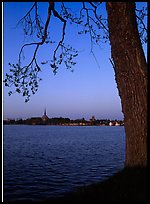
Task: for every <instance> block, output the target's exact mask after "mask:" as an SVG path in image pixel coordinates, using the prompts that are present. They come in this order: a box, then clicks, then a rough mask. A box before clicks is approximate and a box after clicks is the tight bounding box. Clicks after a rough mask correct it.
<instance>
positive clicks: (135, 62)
mask: <svg viewBox="0 0 150 204" xmlns="http://www.w3.org/2000/svg"><path fill="white" fill-rule="evenodd" d="M106 8H107V14H108V27H109V38H110V44H111V55H112V58H113V61H114V71H115V79H116V82H117V87H118V91H119V95H120V98H121V103H122V111H123V114H124V122H125V133H126V159H125V165H126V166H136V165H140V166H146V165H147V63H146V59H145V56H144V52H143V49H142V45H141V41H140V37H139V33H138V28H137V22H136V15H135V3H134V2H107V5H106Z"/></svg>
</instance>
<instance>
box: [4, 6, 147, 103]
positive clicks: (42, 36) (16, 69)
mask: <svg viewBox="0 0 150 204" xmlns="http://www.w3.org/2000/svg"><path fill="white" fill-rule="evenodd" d="M57 4H60V9H56V6H57ZM66 4H67V3H66V2H58V3H54V2H47V17H46V21H45V22H43V19H42V18H41V15H40V14H39V3H38V2H34V3H33V5H32V7H31V8H30V9H29V11H28V12H27V13H26V14H25V15H24V16H23V17H22V19H20V20H19V22H18V24H17V26H21V27H22V29H23V31H24V36H25V37H26V36H27V37H29V38H30V39H32V42H30V43H26V44H23V45H22V47H21V49H20V52H19V56H18V60H17V63H16V64H13V63H9V66H10V73H9V74H8V73H6V77H5V79H4V83H5V86H8V87H15V91H14V92H18V93H21V94H22V95H23V96H24V97H25V102H27V101H29V99H30V96H31V94H35V93H36V91H37V90H38V86H39V82H40V81H41V80H42V79H41V78H40V77H39V72H40V71H41V70H42V68H41V66H42V65H45V64H48V63H49V66H50V67H51V68H52V70H53V73H54V74H56V73H57V70H58V68H59V66H60V65H61V64H62V63H64V65H65V66H66V68H67V69H71V70H73V69H72V67H73V66H74V65H75V64H76V60H75V59H76V57H77V56H78V54H79V53H78V51H77V50H76V49H75V48H73V47H72V46H71V45H68V44H66V42H65V34H66V25H67V23H70V24H72V25H73V24H75V25H79V27H80V30H79V31H78V34H80V35H82V34H86V35H89V37H90V42H91V53H92V54H93V55H94V53H93V46H94V45H95V44H96V45H100V43H105V42H107V41H108V39H109V31H108V26H107V19H106V18H104V17H103V16H102V15H101V10H100V9H101V4H102V2H79V3H78V4H80V10H79V11H78V12H74V11H73V10H72V9H71V3H70V7H67V5H68V4H67V5H66ZM136 13H137V21H138V26H139V34H140V37H141V41H142V42H143V43H146V42H147V28H146V26H145V24H144V19H145V17H147V8H145V7H143V8H142V9H141V10H137V9H136ZM52 16H53V17H55V18H56V19H58V20H59V21H60V22H61V23H62V25H63V27H62V35H61V39H60V41H59V42H58V43H56V42H55V41H53V40H52V39H51V35H50V32H49V29H50V26H49V24H50V19H51V17H52ZM67 32H69V31H67ZM43 44H55V49H54V52H53V53H52V58H51V59H50V62H49V59H45V61H44V62H40V63H39V62H38V59H37V58H38V54H37V53H38V50H39V48H40V47H41V46H42V45H43ZM30 47H34V52H33V56H32V57H31V59H30V62H29V63H28V64H26V65H24V59H25V56H24V50H25V48H28V49H30ZM110 60H111V59H110ZM111 62H112V60H111ZM112 64H113V63H112ZM14 92H13V91H12V90H11V91H9V92H8V94H9V95H11V94H13V93H14Z"/></svg>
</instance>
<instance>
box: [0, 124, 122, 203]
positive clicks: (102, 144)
mask: <svg viewBox="0 0 150 204" xmlns="http://www.w3.org/2000/svg"><path fill="white" fill-rule="evenodd" d="M3 132H4V139H3V140H4V160H3V164H4V177H3V179H4V196H3V198H4V199H3V200H4V201H22V200H26V199H30V200H33V201H42V200H43V199H45V198H48V197H53V196H61V195H63V194H64V193H66V192H69V191H72V190H76V189H77V187H78V186H84V185H87V184H91V183H94V182H99V181H102V180H104V179H106V178H107V177H109V176H111V175H112V174H114V173H115V172H117V171H119V170H120V169H122V168H123V166H124V159H125V132H124V127H122V126H117V127H109V126H104V127H103V126H95V127H94V126H91V127H90V126H89V127H88V126H86V127H75V126H74V127H70V126H69V127H67V126H28V125H5V126H4V129H3Z"/></svg>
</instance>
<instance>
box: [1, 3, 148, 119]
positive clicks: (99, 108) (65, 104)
mask: <svg viewBox="0 0 150 204" xmlns="http://www.w3.org/2000/svg"><path fill="white" fill-rule="evenodd" d="M32 4H33V2H5V3H4V4H3V48H4V49H3V75H5V73H6V72H8V71H9V68H10V67H9V66H8V63H9V62H11V63H16V62H17V57H18V53H19V50H20V48H21V46H22V44H23V43H24V42H27V41H26V39H24V35H23V31H22V29H21V27H18V28H14V27H15V26H16V24H17V22H18V20H19V19H21V18H22V17H23V16H24V15H25V13H26V11H28V9H29V8H30V7H31V6H32ZM40 4H41V5H40V13H41V16H42V18H43V19H44V20H45V18H46V13H47V3H40ZM58 4H59V3H58ZM145 4H146V3H143V2H141V3H138V4H137V6H138V7H139V8H141V7H142V6H143V5H145ZM78 5H79V4H78V3H72V6H73V8H74V9H77V10H78ZM101 13H102V14H103V15H106V11H105V3H104V4H102V8H101ZM61 27H62V24H60V23H59V22H58V21H56V20H54V19H51V24H50V27H49V30H50V32H51V36H52V39H54V40H56V41H58V40H59V39H60V38H61V31H62V30H61ZM79 30H80V29H79V28H78V27H77V26H71V25H70V24H68V25H67V30H66V31H67V32H66V36H65V42H67V43H68V44H71V45H72V46H73V47H74V48H76V49H77V50H79V52H80V53H79V55H78V57H77V58H76V62H77V64H76V65H75V66H74V72H71V71H70V70H67V69H66V68H65V66H64V65H61V66H60V68H59V70H58V73H57V74H56V75H54V74H53V72H52V69H51V68H50V66H49V63H48V64H46V65H44V66H42V72H41V73H40V76H41V78H42V79H43V80H42V81H41V82H40V86H39V89H38V91H37V92H36V94H35V95H32V96H31V98H30V101H29V102H28V103H25V102H24V98H23V97H22V96H21V94H20V95H19V94H17V93H16V94H13V95H12V96H8V94H7V93H8V91H9V89H8V88H7V87H4V88H3V114H4V119H6V118H15V119H16V118H28V117H32V116H42V115H43V111H44V108H46V109H47V115H48V116H49V117H69V118H71V119H76V118H82V117H85V119H89V118H91V116H92V115H94V116H95V117H96V118H97V119H104V118H106V119H123V114H122V111H121V110H122V109H121V102H120V97H119V95H118V90H117V84H116V82H115V76H114V71H113V68H112V66H111V64H110V61H109V57H110V56H111V54H110V46H109V43H106V44H104V43H101V45H100V47H94V53H95V56H96V58H97V61H98V64H99V66H98V65H97V62H96V61H95V59H94V57H93V56H92V54H91V53H90V40H89V36H87V35H78V34H77V33H78V31H79ZM144 51H145V53H146V45H145V46H144ZM25 53H26V56H27V57H29V58H30V57H31V56H32V54H33V50H32V49H30V48H29V49H28V50H27V52H25ZM51 57H52V49H51V47H50V45H46V46H43V47H41V48H40V50H39V51H38V58H37V59H38V61H39V62H41V61H46V60H50V59H51Z"/></svg>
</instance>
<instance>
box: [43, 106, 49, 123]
mask: <svg viewBox="0 0 150 204" xmlns="http://www.w3.org/2000/svg"><path fill="white" fill-rule="evenodd" d="M48 119H49V117H48V116H47V115H46V108H45V110H44V115H43V116H42V120H43V122H46V121H47V120H48Z"/></svg>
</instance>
